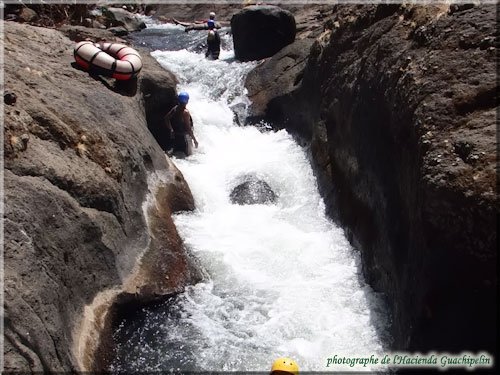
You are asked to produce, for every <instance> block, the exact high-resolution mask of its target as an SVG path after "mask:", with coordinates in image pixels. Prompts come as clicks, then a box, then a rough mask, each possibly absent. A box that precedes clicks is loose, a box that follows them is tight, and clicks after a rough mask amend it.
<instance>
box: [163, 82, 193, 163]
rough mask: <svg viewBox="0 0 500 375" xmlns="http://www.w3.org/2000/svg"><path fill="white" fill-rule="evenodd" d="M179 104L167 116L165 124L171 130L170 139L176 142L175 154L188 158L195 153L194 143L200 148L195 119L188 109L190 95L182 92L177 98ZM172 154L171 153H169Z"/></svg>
mask: <svg viewBox="0 0 500 375" xmlns="http://www.w3.org/2000/svg"><path fill="white" fill-rule="evenodd" d="M177 99H178V100H179V104H178V105H176V106H175V107H174V108H172V109H171V110H170V111H169V112H168V113H167V115H166V116H165V124H166V126H167V128H168V129H169V130H170V138H171V139H173V141H174V147H173V152H176V151H178V152H183V153H184V154H185V155H186V156H189V155H191V154H192V153H193V146H192V142H191V141H193V142H194V145H195V147H196V148H198V141H197V139H196V137H195V136H194V133H193V119H192V118H191V115H190V113H189V111H188V109H187V108H186V106H187V104H188V102H189V94H188V93H187V92H184V91H183V92H181V93H179V95H178V96H177ZM169 154H170V153H169Z"/></svg>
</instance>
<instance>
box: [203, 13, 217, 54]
mask: <svg viewBox="0 0 500 375" xmlns="http://www.w3.org/2000/svg"><path fill="white" fill-rule="evenodd" d="M207 25H208V35H207V52H206V53H205V57H212V59H214V60H217V59H218V58H219V54H220V36H219V33H218V32H217V30H215V22H214V21H213V20H208V21H207Z"/></svg>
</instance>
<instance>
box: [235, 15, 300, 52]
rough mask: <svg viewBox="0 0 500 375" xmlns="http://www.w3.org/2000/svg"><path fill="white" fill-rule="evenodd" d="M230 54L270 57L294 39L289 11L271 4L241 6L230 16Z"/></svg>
mask: <svg viewBox="0 0 500 375" xmlns="http://www.w3.org/2000/svg"><path fill="white" fill-rule="evenodd" d="M231 31H232V34H233V43H234V54H235V56H236V58H237V59H238V60H240V61H249V60H260V59H263V58H265V57H270V56H272V55H274V54H275V53H276V52H278V51H279V50H280V49H282V48H283V47H285V46H286V45H288V44H290V43H292V42H293V41H294V40H295V33H296V25H295V19H294V17H293V14H292V13H290V12H288V11H286V10H283V9H281V8H279V7H277V6H273V5H256V6H248V7H245V8H244V9H243V10H242V11H240V12H239V13H237V14H235V15H234V16H233V17H232V18H231Z"/></svg>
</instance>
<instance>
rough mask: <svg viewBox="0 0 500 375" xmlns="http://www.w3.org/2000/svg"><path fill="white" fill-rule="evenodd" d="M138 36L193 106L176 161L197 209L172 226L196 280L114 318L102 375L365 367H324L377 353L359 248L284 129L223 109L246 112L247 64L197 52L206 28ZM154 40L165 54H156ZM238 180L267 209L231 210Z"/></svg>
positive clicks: (379, 322)
mask: <svg viewBox="0 0 500 375" xmlns="http://www.w3.org/2000/svg"><path fill="white" fill-rule="evenodd" d="M146 31H147V33H146V34H145V36H144V38H143V39H142V43H143V44H146V45H147V44H149V45H150V46H151V45H153V46H154V48H158V50H156V51H154V52H153V53H152V55H153V56H154V57H155V58H156V59H157V60H158V61H159V62H160V63H161V65H162V66H164V67H165V68H166V69H169V70H171V71H172V72H174V73H175V74H176V75H177V77H178V78H179V80H180V82H181V83H180V84H179V86H178V90H179V91H181V90H185V91H187V92H188V93H189V94H190V97H191V99H190V101H189V104H188V109H189V110H190V112H191V114H192V117H193V121H194V127H195V128H194V129H195V130H194V131H195V135H196V137H197V138H198V140H199V143H200V145H199V148H198V149H195V152H194V154H193V155H192V156H190V157H188V158H186V159H174V162H175V163H176V165H177V166H178V167H179V169H180V170H181V171H182V173H183V174H184V177H185V178H186V180H187V182H188V183H189V186H190V187H191V190H192V193H193V196H194V198H195V202H196V211H195V212H190V213H183V214H178V215H176V216H175V223H176V225H177V228H178V230H179V233H180V235H181V237H182V238H183V240H184V242H185V244H186V246H187V247H188V248H189V249H190V251H191V253H192V254H193V255H194V256H195V257H196V258H198V260H199V263H200V264H201V266H202V267H203V269H204V272H205V278H204V280H203V282H201V283H199V284H197V285H193V286H190V287H188V288H187V289H186V291H185V292H184V293H182V294H181V295H179V296H178V297H176V298H175V299H173V300H170V301H168V302H166V303H165V304H163V305H161V306H156V307H154V308H148V309H144V310H143V311H142V312H141V313H140V316H139V317H137V318H136V319H134V320H133V321H127V320H125V321H123V322H122V323H121V324H120V327H119V328H118V330H117V331H116V332H115V340H116V341H117V342H118V343H119V344H118V347H117V353H116V357H115V359H114V361H113V363H112V365H111V370H114V371H160V370H162V371H168V370H179V369H180V370H184V371H201V370H207V371H208V370H214V371H215V370H233V371H248V370H254V371H269V369H270V366H271V364H272V362H273V360H274V359H276V358H277V357H280V356H288V357H292V358H293V359H295V360H296V361H297V362H298V364H299V366H300V368H301V370H329V371H332V370H353V369H357V370H368V369H369V367H362V366H361V367H359V366H358V367H354V368H352V367H349V366H347V365H330V367H328V368H326V367H325V365H326V360H327V358H329V357H332V356H333V355H335V354H337V355H338V356H350V357H360V356H363V355H368V356H369V355H371V354H375V355H381V353H382V352H383V350H384V343H386V342H387V324H388V322H387V320H388V319H387V317H386V313H385V310H384V307H383V304H382V303H381V300H380V296H378V295H376V294H375V293H374V292H373V291H372V290H371V288H370V287H369V286H367V285H366V284H365V283H364V281H363V278H362V276H361V275H360V270H361V267H360V261H359V255H358V253H357V251H355V250H354V249H353V248H352V247H351V246H350V245H349V242H348V241H347V239H346V237H345V235H344V233H343V231H342V229H340V228H339V227H338V226H336V225H335V224H333V223H332V221H331V220H329V218H328V217H327V216H326V215H325V206H324V203H323V200H322V198H321V196H320V194H319V192H318V186H317V182H316V179H315V176H314V174H313V170H312V168H311V165H310V161H309V158H308V153H307V150H306V149H304V148H302V147H301V146H299V145H298V144H297V143H296V142H295V141H294V139H293V138H292V137H291V136H290V135H289V134H288V133H287V132H286V131H278V132H273V131H263V130H262V129H260V130H259V129H257V128H255V127H251V126H247V127H241V126H238V125H237V124H236V123H235V121H234V114H233V111H232V109H231V108H234V107H238V108H240V109H241V108H245V107H246V106H247V105H248V99H247V98H246V96H245V89H244V81H245V76H246V74H247V73H248V72H249V70H251V69H252V68H253V67H254V66H255V63H239V62H237V61H235V60H234V54H233V52H232V51H231V50H230V49H229V48H230V47H231V41H230V36H228V35H224V36H223V39H224V45H223V46H226V49H225V50H223V51H221V59H220V60H219V61H209V60H206V59H205V57H204V54H203V52H204V51H202V50H201V48H200V47H199V42H200V41H203V39H204V37H205V35H206V34H205V32H204V31H193V32H191V33H189V35H188V34H186V33H184V32H183V28H182V27H177V26H176V27H173V26H154V25H149V27H148V29H147V30H146ZM148 33H149V34H148ZM223 34H225V33H224V31H223ZM151 35H155V37H154V38H153V37H151V38H149V36H151ZM160 37H161V38H164V39H163V40H162V41H161V42H162V43H164V44H163V47H161V46H159V45H154V43H156V44H158V43H159V42H158V40H159V38H160ZM151 43H153V44H151ZM182 45H186V46H187V47H188V48H187V49H180V48H181V47H182ZM248 175H251V176H255V177H257V178H259V179H262V180H264V181H266V182H267V183H268V184H269V186H270V187H271V188H272V189H273V191H274V192H275V193H276V194H277V196H278V198H277V200H276V203H275V204H268V205H236V204H231V202H230V199H229V195H230V193H231V191H232V189H233V188H234V187H235V186H237V185H238V184H239V183H240V182H241V181H243V179H244V178H245V176H248Z"/></svg>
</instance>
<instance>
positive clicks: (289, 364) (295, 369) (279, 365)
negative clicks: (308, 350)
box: [271, 357, 299, 375]
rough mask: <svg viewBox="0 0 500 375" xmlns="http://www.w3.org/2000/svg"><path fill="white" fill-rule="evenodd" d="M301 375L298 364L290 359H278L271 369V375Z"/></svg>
mask: <svg viewBox="0 0 500 375" xmlns="http://www.w3.org/2000/svg"><path fill="white" fill-rule="evenodd" d="M290 374H293V375H299V366H298V365H297V362H295V361H294V360H293V359H290V358H285V357H283V358H278V359H277V360H276V361H274V363H273V366H272V367H271V375H290Z"/></svg>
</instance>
